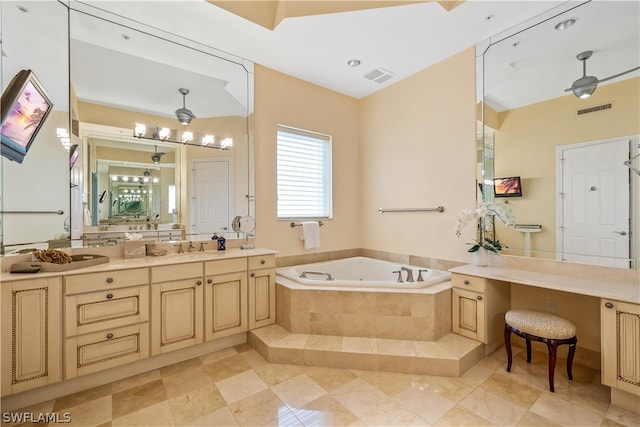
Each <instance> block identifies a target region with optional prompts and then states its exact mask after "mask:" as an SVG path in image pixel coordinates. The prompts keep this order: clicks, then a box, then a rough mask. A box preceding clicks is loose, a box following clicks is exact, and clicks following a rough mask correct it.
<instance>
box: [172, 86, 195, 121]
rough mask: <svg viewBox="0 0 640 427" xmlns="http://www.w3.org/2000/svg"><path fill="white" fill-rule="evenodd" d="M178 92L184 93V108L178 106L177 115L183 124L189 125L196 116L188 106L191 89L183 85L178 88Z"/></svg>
mask: <svg viewBox="0 0 640 427" xmlns="http://www.w3.org/2000/svg"><path fill="white" fill-rule="evenodd" d="M178 92H180V93H181V94H182V108H178V109H177V110H176V117H178V121H179V122H180V123H182V124H183V125H185V126H187V125H188V124H189V123H191V120H193V119H195V118H196V116H195V114H193V113H192V112H191V110H189V109H188V108H187V107H186V104H185V103H186V100H185V98H186V96H187V95H188V94H189V89H185V88H183V87H181V88H180V89H178Z"/></svg>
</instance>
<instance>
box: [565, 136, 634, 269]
mask: <svg viewBox="0 0 640 427" xmlns="http://www.w3.org/2000/svg"><path fill="white" fill-rule="evenodd" d="M629 147H630V140H629V138H622V139H612V140H606V141H598V142H594V143H589V144H578V145H573V146H565V147H564V148H562V147H561V148H560V151H559V154H560V156H561V157H560V158H561V159H562V161H561V162H560V163H561V169H562V174H561V177H562V188H561V190H560V196H561V197H560V203H559V204H558V205H559V206H558V207H559V209H561V211H560V213H559V215H558V217H559V218H560V228H559V231H560V233H559V234H560V236H559V237H560V239H559V242H560V243H561V248H560V249H561V251H559V252H561V253H562V259H563V260H565V261H571V262H581V263H589V264H597V265H606V266H615V267H626V268H628V267H629V260H628V259H629V245H630V235H629V231H630V230H629V225H630V223H629V221H630V207H629V191H630V185H629V168H627V167H626V166H625V165H624V163H623V162H624V161H625V160H627V159H628V158H629Z"/></svg>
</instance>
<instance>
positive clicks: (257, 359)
mask: <svg viewBox="0 0 640 427" xmlns="http://www.w3.org/2000/svg"><path fill="white" fill-rule="evenodd" d="M240 356H242V358H243V359H244V360H246V361H247V363H248V364H249V366H251V367H252V368H253V369H255V368H257V367H258V366H263V365H267V364H269V362H267V361H266V360H265V359H264V357H262V356H261V355H260V353H258V352H257V351H255V350H249V351H245V352H243V353H240Z"/></svg>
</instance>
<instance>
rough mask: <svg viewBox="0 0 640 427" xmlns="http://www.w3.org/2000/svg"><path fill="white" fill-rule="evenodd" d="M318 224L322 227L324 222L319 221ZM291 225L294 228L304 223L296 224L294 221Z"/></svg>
mask: <svg viewBox="0 0 640 427" xmlns="http://www.w3.org/2000/svg"><path fill="white" fill-rule="evenodd" d="M318 224H319V225H320V227H322V226H323V225H324V222H322V221H318ZM289 225H290V226H291V228H293V227H302V224H296V223H295V222H292V223H291V224H289Z"/></svg>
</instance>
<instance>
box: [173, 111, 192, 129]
mask: <svg viewBox="0 0 640 427" xmlns="http://www.w3.org/2000/svg"><path fill="white" fill-rule="evenodd" d="M176 117H177V118H178V121H179V122H180V123H182V124H183V125H185V126H187V125H188V124H189V123H191V120H193V119H195V118H196V115H195V114H193V113H192V112H191V110H189V109H188V108H178V109H177V110H176Z"/></svg>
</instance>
